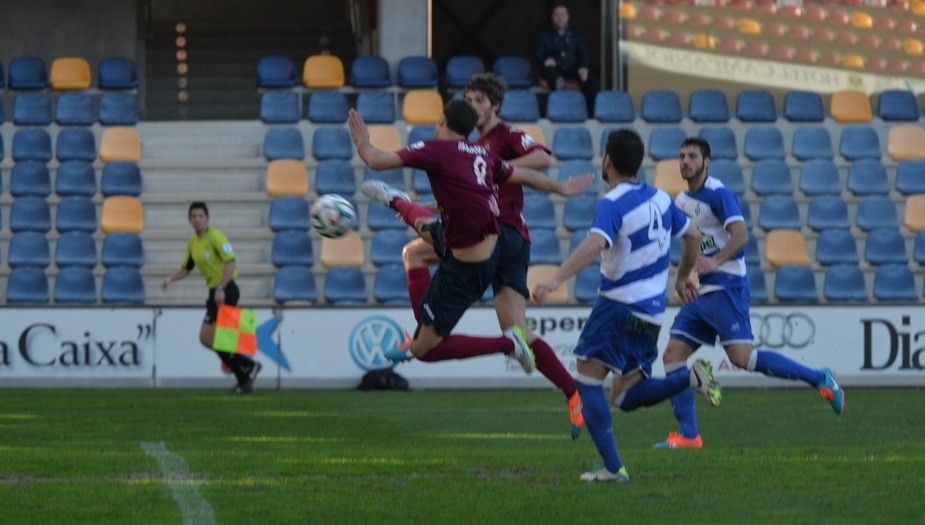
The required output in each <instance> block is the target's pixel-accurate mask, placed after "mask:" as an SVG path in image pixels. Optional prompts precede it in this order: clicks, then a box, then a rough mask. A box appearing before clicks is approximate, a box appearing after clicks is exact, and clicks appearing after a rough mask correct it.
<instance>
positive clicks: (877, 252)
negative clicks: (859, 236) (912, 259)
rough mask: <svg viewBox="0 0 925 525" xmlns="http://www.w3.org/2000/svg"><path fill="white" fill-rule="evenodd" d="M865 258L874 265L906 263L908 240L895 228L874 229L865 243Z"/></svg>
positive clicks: (907, 260) (907, 259)
mask: <svg viewBox="0 0 925 525" xmlns="http://www.w3.org/2000/svg"><path fill="white" fill-rule="evenodd" d="M864 260H865V261H867V262H868V263H869V264H872V265H874V266H880V265H882V264H906V263H908V262H909V258H908V257H907V256H906V241H904V240H903V236H902V235H901V234H900V233H899V230H896V229H893V228H883V229H878V230H872V231H871V232H870V233H869V234H868V235H867V240H866V242H865V243H864Z"/></svg>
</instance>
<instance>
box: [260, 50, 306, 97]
mask: <svg viewBox="0 0 925 525" xmlns="http://www.w3.org/2000/svg"><path fill="white" fill-rule="evenodd" d="M298 83H299V79H298V74H297V73H296V67H295V63H293V62H292V60H290V59H289V58H288V57H284V56H265V57H261V58H260V61H259V62H257V87H259V88H270V89H275V88H291V87H295V86H296V84H298Z"/></svg>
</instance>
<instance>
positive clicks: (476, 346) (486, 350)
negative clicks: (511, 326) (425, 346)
mask: <svg viewBox="0 0 925 525" xmlns="http://www.w3.org/2000/svg"><path fill="white" fill-rule="evenodd" d="M513 352H514V343H512V342H511V340H510V339H508V338H507V337H475V336H472V335H455V334H454V335H448V336H447V337H446V338H444V339H443V341H440V344H438V345H437V346H435V347H433V348H431V349H430V351H428V352H427V353H426V354H424V357H419V358H418V359H420V360H421V361H427V362H434V361H447V360H449V359H469V358H470V357H479V356H482V355H491V354H511V353H513Z"/></svg>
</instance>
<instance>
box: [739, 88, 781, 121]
mask: <svg viewBox="0 0 925 525" xmlns="http://www.w3.org/2000/svg"><path fill="white" fill-rule="evenodd" d="M736 117H738V119H739V120H741V121H742V122H774V121H775V120H777V109H775V107H774V97H773V96H772V95H771V93H769V92H767V91H764V90H750V89H746V90H743V91H740V92H739V94H738V95H737V96H736Z"/></svg>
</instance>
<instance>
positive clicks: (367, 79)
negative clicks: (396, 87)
mask: <svg viewBox="0 0 925 525" xmlns="http://www.w3.org/2000/svg"><path fill="white" fill-rule="evenodd" d="M350 85H352V86H353V87H358V88H384V87H389V86H390V85H392V74H391V73H390V72H389V63H388V62H386V61H385V59H384V58H382V57H380V56H376V55H373V56H367V57H357V58H356V59H355V60H354V61H353V64H352V65H351V66H350Z"/></svg>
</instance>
